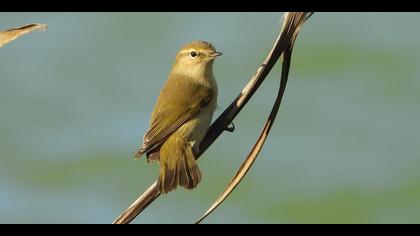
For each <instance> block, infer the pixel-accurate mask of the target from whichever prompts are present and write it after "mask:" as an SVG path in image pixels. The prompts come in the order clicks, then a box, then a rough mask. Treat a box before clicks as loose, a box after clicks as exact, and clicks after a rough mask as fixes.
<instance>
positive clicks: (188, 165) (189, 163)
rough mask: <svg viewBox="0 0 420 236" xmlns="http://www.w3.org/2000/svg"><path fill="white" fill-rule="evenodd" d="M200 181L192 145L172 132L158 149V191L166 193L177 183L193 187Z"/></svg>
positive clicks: (189, 187) (188, 187)
mask: <svg viewBox="0 0 420 236" xmlns="http://www.w3.org/2000/svg"><path fill="white" fill-rule="evenodd" d="M200 181H201V172H200V169H199V168H198V166H197V162H196V160H195V158H194V154H193V151H192V145H191V144H190V143H189V142H188V140H186V139H185V138H184V137H183V136H182V135H180V134H178V133H177V132H175V133H173V134H172V135H171V136H170V137H169V138H168V140H166V142H165V143H164V144H163V145H162V147H161V149H160V174H159V180H158V186H159V191H160V192H161V193H167V192H169V191H171V190H173V189H175V188H176V187H177V186H178V185H181V186H183V187H185V188H187V189H193V188H195V187H196V186H197V184H198V183H199V182H200Z"/></svg>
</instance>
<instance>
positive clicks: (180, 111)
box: [136, 78, 213, 158]
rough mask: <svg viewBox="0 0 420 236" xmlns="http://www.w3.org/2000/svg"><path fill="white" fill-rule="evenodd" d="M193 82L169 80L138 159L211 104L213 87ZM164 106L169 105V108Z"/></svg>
mask: <svg viewBox="0 0 420 236" xmlns="http://www.w3.org/2000/svg"><path fill="white" fill-rule="evenodd" d="M190 81H191V79H189V78H183V79H182V80H179V78H177V80H174V79H171V78H170V79H168V81H167V83H166V84H165V86H164V87H163V89H162V91H161V94H160V95H159V98H158V102H157V104H156V106H155V110H154V111H153V114H152V118H151V122H150V127H149V130H148V131H147V132H146V134H145V135H144V138H143V145H142V147H141V149H140V150H139V151H138V152H137V154H136V158H139V157H140V156H142V155H143V154H144V153H147V152H149V151H152V150H153V149H155V148H157V147H158V146H160V145H161V144H162V143H163V142H164V141H165V140H166V139H167V138H168V137H169V135H170V134H172V133H173V132H174V131H176V130H177V129H178V128H179V127H180V126H181V125H183V124H184V123H185V122H187V121H188V120H189V119H191V118H192V117H193V116H194V115H195V114H197V113H198V112H199V111H200V110H201V109H202V108H204V107H206V106H207V105H208V103H209V102H210V101H211V98H212V94H213V92H212V89H211V88H210V87H207V86H204V85H201V84H197V83H191V82H190ZM168 88H170V89H168ZM162 104H166V105H165V107H162ZM168 104H170V106H168ZM161 108H163V109H161Z"/></svg>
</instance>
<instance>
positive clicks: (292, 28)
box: [113, 12, 306, 224]
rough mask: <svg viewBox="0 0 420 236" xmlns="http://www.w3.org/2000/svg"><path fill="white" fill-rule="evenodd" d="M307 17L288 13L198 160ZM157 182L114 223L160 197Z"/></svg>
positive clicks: (124, 220)
mask: <svg viewBox="0 0 420 236" xmlns="http://www.w3.org/2000/svg"><path fill="white" fill-rule="evenodd" d="M301 17H306V13H303V12H293V13H285V15H284V21H283V25H282V29H281V32H280V34H279V36H278V38H277V40H276V42H275V43H274V46H273V48H272V49H271V51H270V52H269V54H268V56H267V58H266V59H265V60H264V63H263V64H262V65H261V66H260V67H259V68H258V69H257V72H256V73H255V75H254V76H253V77H252V78H251V80H250V81H249V82H248V84H247V85H246V86H245V88H244V89H243V90H242V92H241V93H240V94H239V95H238V96H237V97H236V99H235V100H234V101H233V102H232V103H231V104H230V105H229V107H227V108H226V110H225V111H224V112H223V113H222V114H221V115H220V116H219V118H217V119H216V120H215V121H214V122H213V124H212V125H211V126H210V128H209V131H208V132H207V134H206V136H205V138H204V139H203V141H202V142H201V143H200V148H199V152H198V153H195V156H196V158H197V159H198V158H199V157H200V156H201V154H202V153H203V152H205V151H206V150H207V148H208V147H209V146H210V145H211V144H212V143H213V142H214V141H215V140H216V139H217V138H218V137H219V136H220V135H221V134H222V133H223V131H224V130H225V129H226V127H228V125H229V124H230V123H232V121H233V119H234V118H235V117H236V116H237V115H238V113H239V112H240V111H241V110H242V108H243V107H244V106H245V105H246V103H247V102H248V101H249V99H250V98H251V97H252V95H253V94H254V93H255V91H256V90H257V89H258V88H259V87H260V85H261V84H262V82H263V81H264V79H265V78H266V77H267V75H268V73H269V72H270V71H271V69H272V68H273V66H274V65H275V63H276V62H277V60H278V59H279V58H280V55H281V54H282V53H283V52H284V50H286V49H287V47H288V46H290V44H291V43H292V42H293V41H294V39H295V37H296V29H298V28H299V27H300V25H299V24H296V21H295V20H292V19H295V18H299V19H300V18H301ZM159 195H160V194H159V192H158V190H157V184H156V182H155V183H153V184H152V185H151V186H150V187H149V188H148V189H147V190H146V192H144V193H143V194H142V195H141V196H140V197H139V198H138V199H137V200H136V201H135V202H134V203H132V204H131V205H130V207H128V208H127V209H126V210H125V211H124V212H123V213H122V214H121V215H120V216H119V217H118V218H117V219H116V220H115V221H114V222H113V223H114V224H127V223H130V222H131V221H132V220H133V219H134V218H135V217H136V216H137V215H138V214H140V213H141V212H142V211H143V210H144V209H145V208H146V207H147V206H148V205H149V204H150V203H152V202H153V201H154V200H155V199H156V198H157V197H159Z"/></svg>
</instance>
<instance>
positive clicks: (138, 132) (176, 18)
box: [0, 13, 420, 223]
mask: <svg viewBox="0 0 420 236" xmlns="http://www.w3.org/2000/svg"><path fill="white" fill-rule="evenodd" d="M281 17H282V13H1V14H0V29H7V28H11V27H18V26H21V25H24V24H28V23H33V22H36V23H46V24H48V25H49V29H48V30H47V31H45V32H41V33H39V32H33V33H30V34H27V35H24V36H22V37H21V38H19V39H17V40H16V41H13V42H11V43H10V44H7V45H5V46H4V47H3V48H0V70H1V76H0V112H1V113H0V114H1V115H0V222H1V223H111V222H112V221H113V220H114V218H115V217H117V216H118V215H119V214H120V213H121V211H122V210H123V209H125V208H126V207H127V206H128V205H129V204H130V203H131V202H132V201H133V200H134V199H135V198H137V196H138V195H139V194H140V193H141V192H143V190H145V188H147V187H148V186H149V185H150V184H151V183H152V182H153V181H154V180H155V179H156V177H157V173H158V165H157V164H147V163H146V161H145V160H144V159H142V160H138V161H135V160H134V158H133V154H134V152H135V151H136V149H137V148H138V147H139V145H140V141H141V139H142V137H143V133H144V131H145V130H146V129H147V127H148V122H149V114H150V112H151V110H152V108H153V105H154V102H155V99H156V97H157V95H158V93H159V90H160V88H161V86H162V84H163V82H164V81H165V79H166V76H167V73H168V71H169V69H170V67H171V64H172V61H173V59H174V56H175V53H176V52H177V51H178V49H179V48H180V47H181V46H182V45H184V44H185V43H187V42H189V41H192V40H197V39H201V40H206V41H209V42H212V43H213V44H214V45H215V46H216V48H217V49H218V50H219V51H222V52H223V53H224V55H223V56H222V57H220V58H219V59H218V60H217V62H216V63H215V68H214V70H215V74H216V79H217V80H218V84H219V91H220V92H219V94H220V95H219V108H218V110H217V111H216V114H215V115H216V116H218V115H219V114H220V113H221V112H222V111H223V109H224V108H225V107H226V106H227V105H228V104H230V102H231V101H232V100H233V99H234V98H235V97H236V95H237V94H238V93H239V92H240V91H241V89H242V87H243V86H244V85H245V84H246V83H247V81H248V80H249V79H250V77H251V75H252V74H253V73H254V72H255V70H256V69H257V67H258V65H260V63H262V60H263V59H264V58H265V56H266V55H267V53H268V51H269V49H270V48H271V46H272V44H273V42H274V40H275V38H276V36H277V33H278V31H279V29H280V21H281ZM419 21H420V14H419V13H315V14H314V15H313V16H312V17H311V19H310V20H309V21H308V22H307V23H306V24H305V25H304V27H303V29H302V32H301V33H300V35H299V37H298V40H297V43H296V46H295V50H294V55H293V59H292V67H291V72H290V77H289V84H288V87H287V89H286V93H285V97H284V99H283V104H282V107H281V109H280V113H279V116H278V118H277V123H276V124H275V125H274V127H273V129H272V132H271V135H270V137H269V138H268V141H267V143H266V145H265V147H264V149H263V151H262V152H261V154H260V156H259V158H258V159H257V161H256V163H255V165H254V166H253V168H252V169H251V171H250V172H249V174H248V175H247V176H246V177H245V179H244V181H243V182H242V183H241V185H239V187H238V188H237V189H236V190H235V191H234V192H233V194H232V195H231V196H230V197H229V198H228V199H227V200H226V201H225V203H224V204H223V205H222V206H221V207H220V208H219V209H218V210H216V211H215V212H214V213H213V214H212V215H211V216H210V217H209V218H208V219H207V220H206V221H205V222H207V223H420V172H419V167H420V156H419V154H420V134H419V133H420V78H419V76H420V70H419V68H420V31H419V30H417V25H416V22H419ZM279 74H280V70H279V68H278V67H277V68H276V69H275V70H274V71H272V73H271V74H270V76H269V77H268V78H267V80H266V81H265V83H264V84H263V86H262V87H261V89H260V90H259V91H258V92H257V93H256V94H255V96H254V98H253V99H252V100H251V101H250V103H249V104H248V105H247V106H246V108H245V109H244V110H243V112H242V113H240V115H239V116H238V117H237V118H236V120H235V122H234V123H235V125H236V131H235V132H234V133H224V134H223V135H222V136H221V137H220V138H219V139H218V140H217V141H216V142H215V143H214V145H213V146H211V148H210V149H209V150H208V151H207V152H206V153H205V154H204V157H203V158H202V159H200V161H199V166H200V168H201V170H202V172H203V176H204V179H203V181H202V183H201V184H200V185H199V188H198V189H196V190H194V191H186V190H184V189H178V190H177V191H175V192H171V193H170V194H168V195H165V196H163V197H161V198H159V199H158V200H156V201H155V202H154V203H153V204H152V205H151V206H150V207H149V208H147V209H146V210H145V211H144V212H143V213H142V215H141V216H140V217H138V218H137V219H136V220H135V221H134V222H136V223H190V222H193V221H194V220H196V219H197V217H198V216H199V215H201V214H202V213H203V212H204V210H205V209H207V207H208V206H209V205H210V204H211V203H212V201H213V200H214V199H215V198H216V197H217V195H218V194H219V193H220V192H221V191H222V190H223V189H224V187H225V186H226V184H227V183H228V181H229V179H230V178H231V177H232V176H233V175H234V173H235V172H236V170H237V168H238V167H239V165H240V163H241V162H242V160H243V159H244V157H245V156H246V154H247V153H248V151H249V149H250V148H251V147H252V145H253V143H254V142H255V139H256V136H257V133H258V132H259V131H260V129H261V127H262V124H263V121H264V120H265V118H266V116H267V113H268V112H269V110H270V108H271V105H272V101H273V100H274V97H275V93H276V90H277V81H278V78H279Z"/></svg>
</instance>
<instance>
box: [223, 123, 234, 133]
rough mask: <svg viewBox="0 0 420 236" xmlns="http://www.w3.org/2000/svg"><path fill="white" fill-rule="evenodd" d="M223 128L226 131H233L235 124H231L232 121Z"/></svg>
mask: <svg viewBox="0 0 420 236" xmlns="http://www.w3.org/2000/svg"><path fill="white" fill-rule="evenodd" d="M225 130H226V131H228V132H231V133H232V132H233V131H235V125H234V124H233V122H232V123H230V125H229V126H227V127H226V128H225Z"/></svg>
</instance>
